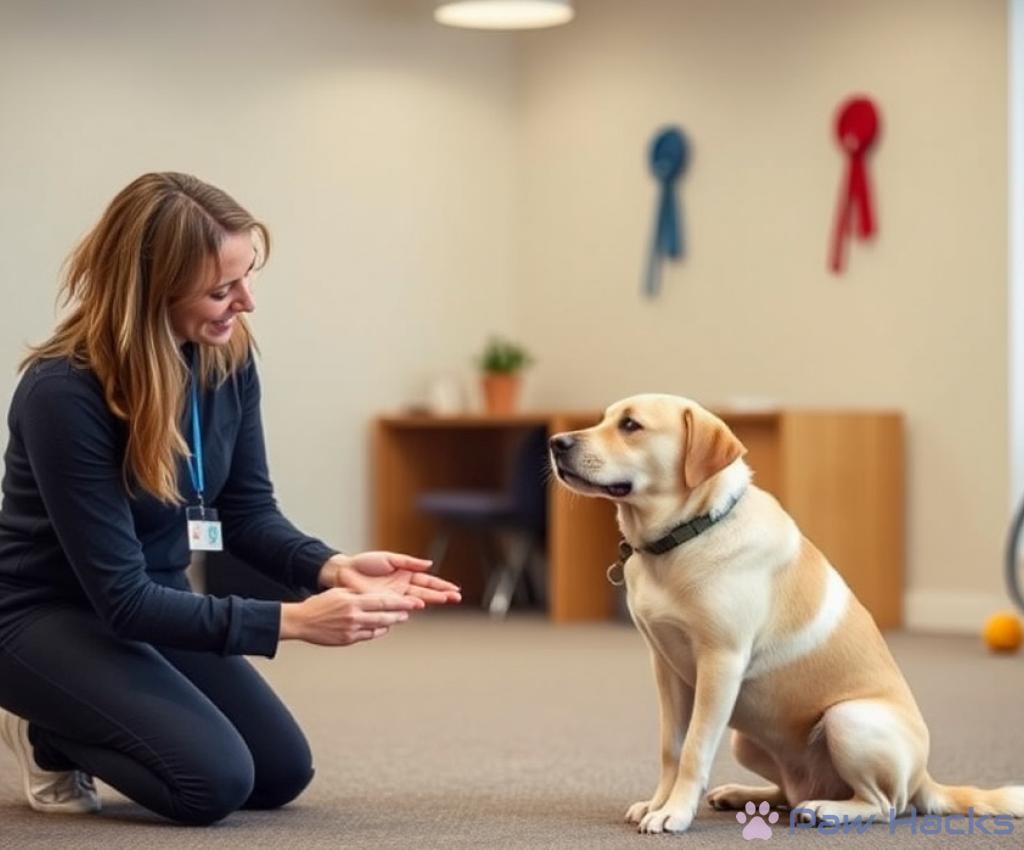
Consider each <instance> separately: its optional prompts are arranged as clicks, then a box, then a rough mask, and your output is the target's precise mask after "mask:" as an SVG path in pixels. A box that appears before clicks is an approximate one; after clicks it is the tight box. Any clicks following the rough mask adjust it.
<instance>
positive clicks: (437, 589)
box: [320, 552, 462, 605]
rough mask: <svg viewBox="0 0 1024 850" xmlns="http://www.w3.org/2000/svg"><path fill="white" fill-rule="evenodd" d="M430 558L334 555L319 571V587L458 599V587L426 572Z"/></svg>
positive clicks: (435, 601)
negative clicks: (426, 559)
mask: <svg viewBox="0 0 1024 850" xmlns="http://www.w3.org/2000/svg"><path fill="white" fill-rule="evenodd" d="M429 568H430V561H424V560H423V559H422V558H413V557H412V556H411V555H401V554H398V553H397V552H362V553H360V554H358V555H335V556H334V557H333V558H331V559H330V560H328V561H327V563H326V564H324V566H323V568H322V569H321V570H320V586H321V587H341V588H344V589H345V590H350V591H353V592H354V593H378V594H379V593H393V594H396V595H398V596H402V597H412V598H413V599H418V600H420V601H422V602H423V603H425V604H427V605H444V604H445V603H448V602H461V601H462V594H461V592H460V591H459V588H458V586H456V585H454V584H452V583H451V582H450V581H445V580H444V579H442V578H438V577H437V576H434V575H431V574H430V573H428V572H426V570H428V569H429Z"/></svg>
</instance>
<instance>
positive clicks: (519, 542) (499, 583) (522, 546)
mask: <svg viewBox="0 0 1024 850" xmlns="http://www.w3.org/2000/svg"><path fill="white" fill-rule="evenodd" d="M502 544H503V546H502V549H503V557H502V562H501V564H500V565H499V566H498V568H497V569H496V571H495V573H494V575H493V576H492V579H493V581H492V582H490V583H489V584H488V590H489V596H488V597H487V598H486V599H485V604H486V605H487V610H488V611H489V612H490V614H491V616H492V617H505V616H506V615H507V614H508V609H509V608H510V607H511V605H512V598H513V596H514V595H515V592H516V588H518V587H519V585H520V583H521V582H522V579H523V574H524V572H525V570H526V567H527V565H528V563H529V560H530V558H531V556H532V553H533V546H532V543H531V541H530V539H529V537H527V536H525V535H522V534H508V535H504V537H503V539H502Z"/></svg>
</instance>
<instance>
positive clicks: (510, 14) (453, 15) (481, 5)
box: [434, 0, 574, 30]
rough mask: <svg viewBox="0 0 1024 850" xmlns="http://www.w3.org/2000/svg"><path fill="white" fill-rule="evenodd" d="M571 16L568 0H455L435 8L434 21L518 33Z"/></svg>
mask: <svg viewBox="0 0 1024 850" xmlns="http://www.w3.org/2000/svg"><path fill="white" fill-rule="evenodd" d="M573 14H574V13H573V9H572V3H571V2H570V0H457V2H449V3H442V4H441V5H439V6H438V7H437V8H436V9H435V10H434V20H435V21H437V22H438V23H439V24H446V25H447V26H450V27H469V28H472V29H485V30H522V29H539V28H540V27H553V26H557V25H558V24H566V23H568V22H569V21H571V20H572V17H573Z"/></svg>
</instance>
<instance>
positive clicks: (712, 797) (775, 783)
mask: <svg viewBox="0 0 1024 850" xmlns="http://www.w3.org/2000/svg"><path fill="white" fill-rule="evenodd" d="M732 754H733V757H734V758H735V759H736V761H738V762H739V763H740V764H741V765H743V766H744V767H745V768H747V770H752V771H753V772H754V773H757V774H760V775H761V776H763V777H764V778H765V779H767V780H769V782H771V783H772V784H771V785H739V784H736V783H732V782H730V783H728V784H726V785H719V786H718V787H717V788H715V789H713V790H712V791H711V792H710V793H709V794H708V797H707V800H708V805H710V806H711V807H712V808H714V809H719V810H722V809H742V808H743V807H744V806H745V805H746V804H747V803H760V802H761V801H762V800H766V801H767V802H768V804H769V805H771V806H785V805H787V804H788V803H787V800H786V795H785V793H784V792H783V790H782V788H781V787H780V786H781V773H780V771H779V766H778V764H777V763H776V761H775V759H774V758H772V756H771V754H770V753H768V752H767V751H766V750H765V749H764V747H762V746H761V745H760V744H758V743H757V742H756V741H754V740H753V739H752V738H748V737H747V736H746V735H744V734H743V733H741V732H736V731H733V733H732Z"/></svg>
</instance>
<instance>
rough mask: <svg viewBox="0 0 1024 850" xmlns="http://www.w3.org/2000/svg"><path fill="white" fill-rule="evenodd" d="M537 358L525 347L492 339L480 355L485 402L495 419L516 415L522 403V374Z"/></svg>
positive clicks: (504, 340) (497, 338) (507, 341)
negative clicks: (531, 355)
mask: <svg viewBox="0 0 1024 850" xmlns="http://www.w3.org/2000/svg"><path fill="white" fill-rule="evenodd" d="M532 362H533V359H532V358H531V357H530V355H529V354H528V353H527V351H526V349H525V348H523V347H522V346H521V345H517V344H516V343H514V342H510V341H509V340H507V339H503V338H501V337H491V339H490V340H488V342H487V345H486V346H485V347H484V352H483V354H482V355H481V356H480V368H481V369H482V370H483V390H484V403H485V406H486V408H487V412H488V413H489V414H491V415H492V416H507V415H508V414H511V413H515V411H516V407H517V406H518V403H519V389H520V384H521V377H522V376H521V375H520V372H522V370H523V369H524V368H526V367H527V366H529V365H530V363H532Z"/></svg>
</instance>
